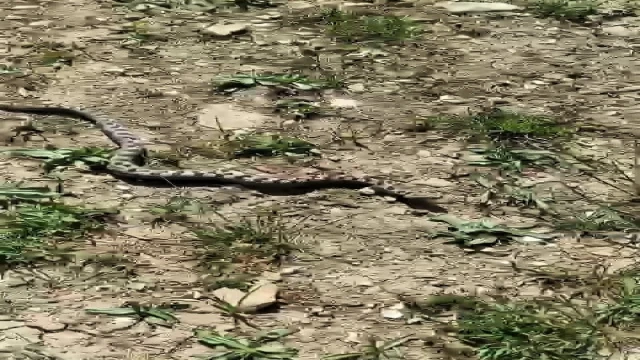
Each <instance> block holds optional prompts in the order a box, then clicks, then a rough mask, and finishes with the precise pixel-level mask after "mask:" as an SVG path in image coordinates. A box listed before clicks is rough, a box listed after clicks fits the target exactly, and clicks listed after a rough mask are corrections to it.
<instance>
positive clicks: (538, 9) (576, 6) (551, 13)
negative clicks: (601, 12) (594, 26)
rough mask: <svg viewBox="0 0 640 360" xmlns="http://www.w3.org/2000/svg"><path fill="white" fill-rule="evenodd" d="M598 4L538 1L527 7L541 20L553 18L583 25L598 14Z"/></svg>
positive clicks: (570, 0) (572, 0)
mask: <svg viewBox="0 0 640 360" xmlns="http://www.w3.org/2000/svg"><path fill="white" fill-rule="evenodd" d="M598 7H599V4H598V3H597V2H595V1H592V0H539V1H536V2H535V3H533V4H531V5H529V6H528V8H529V9H530V10H532V12H533V13H534V14H535V15H536V16H538V17H541V18H554V19H557V20H566V21H570V22H575V23H584V22H586V21H588V20H589V16H591V15H596V14H598Z"/></svg>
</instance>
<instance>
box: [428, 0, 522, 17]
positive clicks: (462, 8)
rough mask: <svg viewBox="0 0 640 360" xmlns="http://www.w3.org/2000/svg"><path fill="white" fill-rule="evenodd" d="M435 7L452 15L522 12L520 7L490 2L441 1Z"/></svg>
mask: <svg viewBox="0 0 640 360" xmlns="http://www.w3.org/2000/svg"><path fill="white" fill-rule="evenodd" d="M435 6H437V7H441V8H445V9H446V10H448V11H449V12H450V13H452V14H461V13H470V12H493V11H515V10H521V9H522V8H521V7H520V6H516V5H512V4H507V3H489V2H486V3H484V2H467V1H461V2H453V1H441V2H439V3H436V4H435Z"/></svg>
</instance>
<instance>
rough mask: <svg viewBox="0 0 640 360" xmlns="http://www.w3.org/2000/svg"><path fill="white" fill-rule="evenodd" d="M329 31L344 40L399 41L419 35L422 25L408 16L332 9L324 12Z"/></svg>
mask: <svg viewBox="0 0 640 360" xmlns="http://www.w3.org/2000/svg"><path fill="white" fill-rule="evenodd" d="M321 17H322V20H323V22H324V24H325V25H326V27H327V33H328V34H329V35H330V36H332V37H334V38H335V39H336V40H339V41H343V42H348V43H352V42H356V41H368V42H398V41H403V40H411V39H414V38H416V37H417V36H419V35H420V34H421V33H422V31H421V29H420V27H419V26H418V25H417V24H416V23H415V22H413V21H412V20H410V19H409V18H406V17H398V16H394V15H379V16H371V15H358V14H354V13H349V12H344V11H341V10H337V9H331V10H328V11H326V12H324V13H323V14H322V16H321Z"/></svg>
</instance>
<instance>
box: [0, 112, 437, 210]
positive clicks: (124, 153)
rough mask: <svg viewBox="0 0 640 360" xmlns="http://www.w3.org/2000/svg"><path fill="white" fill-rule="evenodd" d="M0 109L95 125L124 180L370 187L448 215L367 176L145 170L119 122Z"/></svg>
mask: <svg viewBox="0 0 640 360" xmlns="http://www.w3.org/2000/svg"><path fill="white" fill-rule="evenodd" d="M0 110H2V111H6V112H12V113H26V114H33V115H53V116H63V117H70V118H76V119H80V120H84V121H87V122H89V123H92V124H93V125H95V126H96V127H97V128H98V129H100V131H102V132H103V133H104V134H105V135H106V136H107V137H108V138H109V139H110V140H111V141H113V142H114V143H116V144H117V145H118V146H119V149H118V150H116V151H115V152H114V154H113V155H112V156H111V158H110V160H109V163H108V165H107V168H106V170H107V172H108V173H109V174H111V175H112V176H114V177H116V178H119V179H121V180H124V181H134V182H138V181H143V182H164V183H165V184H167V183H169V184H171V185H173V184H184V183H187V184H196V185H236V186H241V187H245V188H250V189H255V190H258V191H261V192H265V193H269V192H296V191H298V192H300V191H302V192H304V191H312V190H316V189H323V188H349V189H362V188H370V189H372V190H373V192H374V193H375V194H376V195H381V196H390V197H394V198H396V199H397V200H398V201H401V202H404V203H406V204H407V205H409V206H411V207H414V208H422V209H427V210H430V211H434V212H446V209H444V208H442V207H440V206H438V205H436V204H434V203H433V202H431V200H429V199H426V198H423V197H415V196H411V195H410V193H409V192H407V191H403V190H398V189H395V187H394V186H393V185H391V184H389V183H387V182H385V181H383V180H377V179H373V178H371V177H368V176H363V177H355V176H350V175H343V174H341V175H317V176H316V175H314V176H310V177H294V178H277V177H269V176H263V175H249V174H243V173H240V172H237V171H220V170H214V171H208V172H204V171H196V170H159V169H149V168H145V167H143V166H142V165H144V159H145V157H146V153H147V151H146V149H145V147H144V143H143V141H142V140H141V139H140V138H139V137H138V136H136V135H135V134H133V133H132V132H130V131H129V130H128V129H126V128H125V127H124V126H122V125H121V124H119V123H118V122H116V121H114V120H111V119H109V118H107V117H102V116H97V115H92V114H89V113H88V112H86V111H84V110H80V109H75V108H67V107H59V106H22V105H13V104H11V105H10V104H0Z"/></svg>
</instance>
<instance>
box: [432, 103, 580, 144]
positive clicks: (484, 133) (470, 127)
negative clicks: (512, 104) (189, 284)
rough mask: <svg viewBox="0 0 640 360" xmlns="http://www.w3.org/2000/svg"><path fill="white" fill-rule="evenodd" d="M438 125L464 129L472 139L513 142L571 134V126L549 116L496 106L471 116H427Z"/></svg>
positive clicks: (498, 142) (459, 130)
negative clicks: (496, 107)
mask: <svg viewBox="0 0 640 360" xmlns="http://www.w3.org/2000/svg"><path fill="white" fill-rule="evenodd" d="M425 121H427V122H428V123H429V124H431V125H432V126H433V127H434V128H435V129H443V130H452V131H456V132H462V133H465V134H467V135H469V136H470V137H471V139H478V138H480V139H482V138H484V139H488V140H490V141H492V142H494V143H496V144H503V145H512V144H514V143H516V144H517V143H526V142H527V141H538V142H543V141H548V140H553V139H556V138H560V137H564V136H567V135H570V134H571V131H570V129H568V128H567V127H566V126H564V125H562V124H559V123H558V122H556V121H554V120H553V119H550V118H548V117H546V116H539V115H528V114H521V113H517V112H512V111H507V110H502V109H492V110H489V111H484V112H481V113H478V114H475V115H468V116H434V117H429V118H427V119H425Z"/></svg>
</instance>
